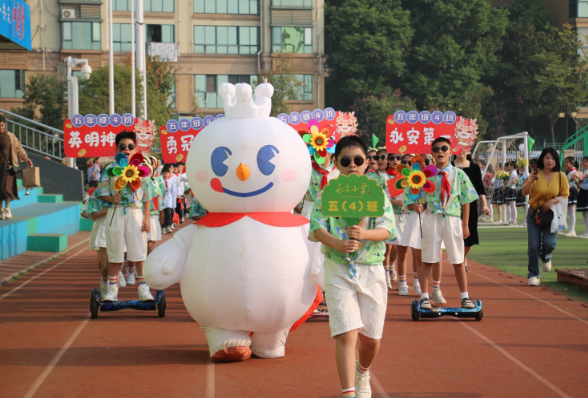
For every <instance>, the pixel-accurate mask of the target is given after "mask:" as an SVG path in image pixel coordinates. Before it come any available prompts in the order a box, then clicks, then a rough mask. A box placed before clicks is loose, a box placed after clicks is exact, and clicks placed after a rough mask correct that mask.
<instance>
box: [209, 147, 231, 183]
mask: <svg viewBox="0 0 588 400" xmlns="http://www.w3.org/2000/svg"><path fill="white" fill-rule="evenodd" d="M231 155H233V153H231V150H229V149H228V148H227V147H217V148H216V149H214V151H213V152H212V155H211V156H210V164H211V166H212V171H213V172H214V173H215V175H216V176H225V174H226V173H227V171H228V170H229V167H227V166H226V165H225V164H223V163H224V162H225V160H226V159H227V158H228V157H229V156H231Z"/></svg>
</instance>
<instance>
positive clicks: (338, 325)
mask: <svg viewBox="0 0 588 400" xmlns="http://www.w3.org/2000/svg"><path fill="white" fill-rule="evenodd" d="M324 266H325V297H326V299H327V305H328V306H329V326H330V328H331V337H335V336H337V335H340V334H342V333H345V332H350V331H352V330H355V329H359V333H361V334H362V335H364V336H366V337H369V338H371V339H381V338H382V333H383V331H384V320H385V319H386V306H387V304H388V288H387V287H386V273H385V271H384V268H382V264H379V265H365V264H355V267H356V269H357V273H356V275H355V277H354V278H353V279H352V278H350V277H349V266H348V265H347V264H338V263H336V262H334V261H332V260H330V259H328V258H325V261H324Z"/></svg>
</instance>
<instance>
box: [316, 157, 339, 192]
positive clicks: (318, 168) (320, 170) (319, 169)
mask: <svg viewBox="0 0 588 400" xmlns="http://www.w3.org/2000/svg"><path fill="white" fill-rule="evenodd" d="M312 168H313V169H314V170H315V171H316V172H318V173H319V174H321V175H322V176H323V177H322V178H321V190H323V189H324V187H325V186H327V183H328V180H327V175H329V171H327V170H326V169H323V168H322V167H321V166H320V165H318V163H317V162H316V161H314V160H313V161H312ZM336 168H337V167H336V166H335V165H333V170H332V171H334V170H335V169H336ZM332 171H331V172H332Z"/></svg>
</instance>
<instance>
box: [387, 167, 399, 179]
mask: <svg viewBox="0 0 588 400" xmlns="http://www.w3.org/2000/svg"><path fill="white" fill-rule="evenodd" d="M386 173H387V174H388V175H390V176H392V177H396V176H398V175H400V172H398V171H396V170H395V169H394V168H392V167H388V169H387V170H386Z"/></svg>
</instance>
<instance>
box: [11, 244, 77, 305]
mask: <svg viewBox="0 0 588 400" xmlns="http://www.w3.org/2000/svg"><path fill="white" fill-rule="evenodd" d="M86 250H88V249H83V250H80V251H79V252H77V253H76V254H74V255H73V256H70V257H68V258H66V259H65V260H63V261H61V262H60V263H58V264H55V265H54V266H52V267H51V268H48V269H46V270H45V271H43V272H41V273H40V274H38V275H35V276H33V277H32V278H31V279H29V280H28V281H26V282H23V283H22V284H20V285H19V286H17V287H15V288H14V289H12V290H11V291H10V292H8V293H6V294H3V295H2V296H0V300H3V299H4V298H6V297H8V296H10V295H11V294H12V293H14V292H16V291H17V290H18V289H20V288H22V287H23V286H25V285H28V284H29V283H31V282H32V281H34V280H35V279H37V278H38V277H40V276H41V275H44V274H46V273H47V272H49V271H51V270H52V269H54V268H57V267H59V266H60V265H61V264H63V263H64V262H67V261H69V260H71V259H72V258H74V257H77V256H79V255H80V254H82V253H83V252H84V251H86Z"/></svg>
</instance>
